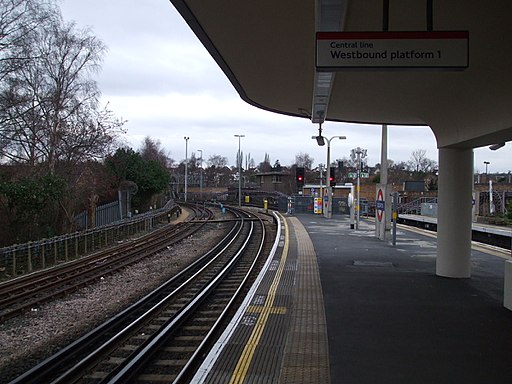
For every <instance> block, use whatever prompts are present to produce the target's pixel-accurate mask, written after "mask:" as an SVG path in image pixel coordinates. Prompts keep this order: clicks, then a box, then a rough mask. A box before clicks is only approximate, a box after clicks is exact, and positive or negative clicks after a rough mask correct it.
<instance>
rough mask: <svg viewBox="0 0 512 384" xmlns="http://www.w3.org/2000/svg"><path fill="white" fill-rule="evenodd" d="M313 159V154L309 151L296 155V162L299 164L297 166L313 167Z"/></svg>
mask: <svg viewBox="0 0 512 384" xmlns="http://www.w3.org/2000/svg"><path fill="white" fill-rule="evenodd" d="M314 160H315V159H313V158H312V157H311V156H309V154H308V153H302V152H300V153H297V154H296V155H295V164H297V167H304V168H306V169H311V167H312V166H313V161H314Z"/></svg>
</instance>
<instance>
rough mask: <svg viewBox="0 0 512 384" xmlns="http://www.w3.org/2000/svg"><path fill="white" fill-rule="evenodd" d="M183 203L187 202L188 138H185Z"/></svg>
mask: <svg viewBox="0 0 512 384" xmlns="http://www.w3.org/2000/svg"><path fill="white" fill-rule="evenodd" d="M184 139H185V203H186V202H187V184H188V139H190V137H187V136H185V137H184Z"/></svg>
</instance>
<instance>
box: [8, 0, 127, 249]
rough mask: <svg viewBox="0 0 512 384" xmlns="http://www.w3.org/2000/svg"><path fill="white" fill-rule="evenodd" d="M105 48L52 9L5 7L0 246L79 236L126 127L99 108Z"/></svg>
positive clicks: (22, 0)
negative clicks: (79, 222)
mask: <svg viewBox="0 0 512 384" xmlns="http://www.w3.org/2000/svg"><path fill="white" fill-rule="evenodd" d="M105 53H106V46H105V45H104V44H103V43H102V42H101V41H100V40H99V39H98V38H97V37H95V36H94V35H93V34H92V33H91V31H90V30H88V29H80V28H78V27H77V26H76V25H75V24H74V23H71V22H66V21H65V20H63V18H62V15H61V13H60V10H59V8H58V6H57V5H56V3H55V2H54V1H53V0H0V228H1V229H0V231H1V233H0V238H1V239H2V244H3V245H5V244H6V243H7V244H8V243H12V242H18V241H26V240H27V239H33V238H38V237H44V236H51V235H54V234H59V233H61V232H63V231H65V230H68V229H72V223H73V218H74V215H75V213H76V212H77V211H80V210H83V209H84V203H83V202H84V201H92V200H95V197H94V196H95V195H96V193H95V190H96V189H98V188H97V187H98V186H100V185H102V186H105V185H111V178H104V177H102V176H103V175H104V173H101V172H100V174H99V173H98V172H99V169H100V168H102V166H103V165H102V163H101V161H102V160H104V159H105V158H106V156H107V155H108V154H109V153H112V151H113V150H114V148H116V147H117V146H118V145H119V138H120V136H121V135H122V134H123V133H124V128H123V125H124V122H123V121H122V120H120V119H118V118H117V117H116V116H115V115H114V113H113V112H112V111H111V110H109V108H108V106H103V107H102V106H101V105H100V102H99V98H100V90H99V89H98V86H97V83H96V81H95V80H94V75H96V74H97V73H98V71H99V70H100V68H101V62H102V60H103V58H104V55H105Z"/></svg>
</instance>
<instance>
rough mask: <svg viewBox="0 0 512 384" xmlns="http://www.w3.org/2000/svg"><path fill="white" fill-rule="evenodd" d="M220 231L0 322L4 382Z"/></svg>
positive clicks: (189, 257) (169, 272)
mask: <svg viewBox="0 0 512 384" xmlns="http://www.w3.org/2000/svg"><path fill="white" fill-rule="evenodd" d="M223 233H224V230H223V229H222V228H221V227H220V226H216V227H213V229H212V227H211V226H210V228H208V230H205V231H199V232H198V233H196V234H195V235H192V236H190V237H188V238H187V239H185V240H183V241H181V242H180V243H178V244H176V245H173V246H172V247H170V248H168V249H167V250H165V251H163V252H161V253H159V254H156V255H154V256H151V257H149V258H147V259H144V260H143V261H140V262H138V263H136V264H134V265H131V266H129V267H127V268H125V269H124V270H123V271H120V272H117V273H115V274H113V275H107V276H104V277H101V278H100V279H99V280H98V281H97V283H96V284H93V285H89V286H87V287H84V288H82V289H80V290H78V291H76V292H74V293H73V294H71V295H69V296H66V297H64V298H61V299H56V300H55V301H52V302H49V303H47V304H44V305H42V306H41V307H39V308H32V310H31V311H30V312H27V313H26V314H24V315H22V316H18V317H16V318H13V319H10V320H8V321H5V322H3V323H0V346H1V348H0V383H7V382H9V381H11V380H13V379H14V378H16V377H17V376H19V375H20V374H22V373H23V372H25V371H27V370H28V369H30V368H32V367H33V366H35V365H36V364H37V363H38V362H40V361H42V360H44V359H45V358H46V357H48V356H50V355H51V354H53V353H55V352H57V351H58V350H59V349H61V348H63V347H65V346H66V345H68V344H69V343H71V342H72V341H74V340H75V339H77V338H78V337H80V336H81V335H83V334H85V333H86V332H88V331H89V330H91V329H93V328H94V327H96V326H98V325H99V324H101V323H102V322H104V321H105V320H107V319H109V318H110V317H112V316H113V315H115V314H116V313H118V312H120V311H121V310H122V309H124V308H126V307H127V306H129V305H130V304H132V303H134V302H135V301H137V300H138V299H140V298H141V297H143V296H144V295H146V294H147V293H149V292H150V291H151V290H153V289H155V288H156V287H158V286H159V285H161V284H162V283H164V282H165V281H167V280H168V279H169V278H170V277H172V276H173V275H175V274H176V273H177V272H178V271H180V270H181V269H183V267H185V266H186V265H188V264H190V263H191V262H192V261H193V260H195V259H197V258H198V257H199V256H201V255H202V254H204V253H205V252H207V251H208V250H209V249H211V248H212V247H213V245H214V244H216V243H217V242H218V240H219V239H220V238H221V237H222V234H223Z"/></svg>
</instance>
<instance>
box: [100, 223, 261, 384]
mask: <svg viewBox="0 0 512 384" xmlns="http://www.w3.org/2000/svg"><path fill="white" fill-rule="evenodd" d="M250 225H251V229H250V231H249V234H248V235H247V237H246V239H245V241H244V243H243V245H242V247H240V249H239V250H238V252H237V253H236V255H235V256H234V257H233V258H232V259H231V260H230V262H229V263H228V264H227V265H226V266H225V267H224V268H223V269H222V271H221V272H220V273H219V274H218V275H216V276H215V278H214V279H213V280H212V281H211V282H210V283H209V284H208V285H207V286H206V287H205V288H204V289H203V290H202V291H201V292H199V293H198V294H197V295H196V296H195V297H194V298H193V300H192V301H191V302H190V303H188V304H187V305H186V306H185V307H184V308H182V309H181V310H180V311H179V312H178V313H177V314H176V315H175V316H174V317H172V318H171V319H170V320H169V321H168V322H167V323H166V324H164V326H163V327H162V328H161V329H160V330H159V331H158V332H157V333H156V334H154V335H153V336H152V337H151V338H150V339H148V340H147V341H146V342H145V343H144V344H142V345H141V346H140V347H139V348H138V349H137V351H135V352H134V353H133V354H132V355H131V356H130V357H129V359H127V360H126V361H125V362H124V363H123V364H121V365H119V366H118V368H116V369H115V370H114V371H112V372H111V373H110V374H109V375H108V376H107V377H106V378H105V379H104V380H102V381H101V383H102V384H104V383H108V384H114V383H126V382H130V380H132V379H133V377H134V376H135V375H136V374H137V372H138V371H139V370H140V369H141V368H142V367H143V365H144V364H145V362H147V361H148V360H149V359H150V358H151V356H152V355H153V354H154V353H155V352H156V351H157V350H158V349H159V348H160V346H161V345H162V344H163V343H164V342H165V340H166V339H167V338H168V337H169V336H170V335H171V334H173V333H174V332H176V331H177V329H178V328H179V326H181V324H182V323H183V322H184V321H185V320H186V319H187V318H188V317H189V316H190V315H191V313H193V312H194V311H195V310H196V308H197V307H198V306H199V305H200V304H201V303H202V302H203V301H204V300H205V299H206V298H207V297H208V296H209V295H210V294H211V293H212V292H213V290H214V289H215V287H217V285H218V284H219V283H220V282H221V281H222V280H223V279H224V278H225V277H226V275H227V274H228V273H229V271H231V269H232V268H233V266H234V265H235V264H236V263H237V262H238V260H239V258H240V257H241V255H243V253H244V251H245V250H246V248H247V245H248V244H249V241H250V239H251V235H252V233H253V230H254V223H253V222H251V223H250ZM244 281H245V279H244Z"/></svg>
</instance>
